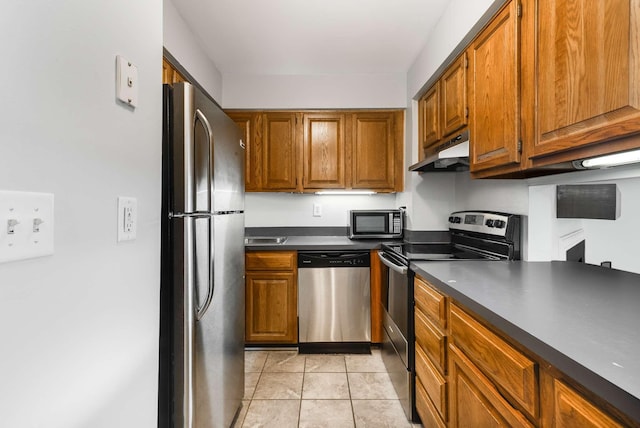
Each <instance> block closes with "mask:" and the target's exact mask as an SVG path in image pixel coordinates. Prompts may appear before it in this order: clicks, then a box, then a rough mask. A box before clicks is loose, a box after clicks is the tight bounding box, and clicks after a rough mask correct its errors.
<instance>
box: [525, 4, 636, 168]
mask: <svg viewBox="0 0 640 428" xmlns="http://www.w3.org/2000/svg"><path fill="white" fill-rule="evenodd" d="M537 9H538V10H537V15H538V16H537V21H536V22H537V28H536V32H537V36H538V37H537V46H536V50H535V54H536V73H537V74H536V75H537V88H538V91H537V100H536V101H537V106H538V115H537V117H538V120H537V126H536V140H535V147H534V148H533V153H532V156H533V157H539V156H544V155H549V154H557V153H558V152H562V151H566V150H570V149H573V148H576V147H582V146H586V145H591V144H593V143H596V142H600V141H606V140H611V139H614V138H620V137H623V136H626V135H630V134H634V133H638V132H640V43H638V40H639V37H640V12H639V11H640V1H638V0H608V1H588V0H550V1H545V2H540V3H539V5H538V8H537ZM637 145H640V142H638V143H637ZM609 150H611V149H610V148H607V147H606V145H603V146H601V147H600V148H599V149H598V150H596V152H593V153H591V155H596V154H599V153H597V152H598V151H599V152H600V153H607V152H608V151H609Z"/></svg>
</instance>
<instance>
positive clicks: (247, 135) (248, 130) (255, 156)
mask: <svg viewBox="0 0 640 428" xmlns="http://www.w3.org/2000/svg"><path fill="white" fill-rule="evenodd" d="M227 114H228V115H229V117H231V119H233V121H234V122H235V123H236V125H238V128H240V131H241V132H242V140H243V141H244V144H245V153H244V189H245V191H247V192H255V191H259V190H261V182H262V147H261V141H260V133H261V131H262V126H261V125H262V116H261V115H260V114H259V113H249V112H242V113H236V112H229V113H227Z"/></svg>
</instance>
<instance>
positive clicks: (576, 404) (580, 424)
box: [553, 379, 622, 428]
mask: <svg viewBox="0 0 640 428" xmlns="http://www.w3.org/2000/svg"><path fill="white" fill-rule="evenodd" d="M553 419H554V425H553V426H555V427H563V428H591V427H593V428H596V427H598V428H614V427H621V426H622V425H620V424H619V423H618V422H616V421H615V420H613V419H612V418H610V417H609V416H608V415H607V414H605V413H603V412H602V411H601V410H600V409H598V408H597V407H595V406H594V405H593V404H591V403H590V402H589V401H587V400H586V399H585V398H584V397H582V396H581V395H580V394H579V393H578V392H577V391H575V390H574V389H572V388H570V387H569V386H567V385H565V384H564V383H562V382H561V381H559V380H557V379H554V413H553Z"/></svg>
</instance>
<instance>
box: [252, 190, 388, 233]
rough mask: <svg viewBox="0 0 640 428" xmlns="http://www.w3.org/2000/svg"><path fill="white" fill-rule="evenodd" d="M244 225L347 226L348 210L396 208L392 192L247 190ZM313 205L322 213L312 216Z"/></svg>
mask: <svg viewBox="0 0 640 428" xmlns="http://www.w3.org/2000/svg"><path fill="white" fill-rule="evenodd" d="M246 196H247V197H246V200H245V211H246V212H245V226H247V227H285V226H298V227H302V226H318V227H325V226H340V227H346V226H348V225H349V210H355V209H388V208H397V206H396V202H395V195H394V194H379V195H370V196H369V195H316V194H291V193H248V194H247V195H246ZM313 204H320V205H321V206H322V216H321V217H314V216H313Z"/></svg>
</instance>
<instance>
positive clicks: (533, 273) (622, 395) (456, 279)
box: [411, 261, 640, 422]
mask: <svg viewBox="0 0 640 428" xmlns="http://www.w3.org/2000/svg"><path fill="white" fill-rule="evenodd" d="M411 268H412V269H413V270H414V271H415V272H416V273H417V274H419V275H421V276H423V277H424V278H425V279H427V280H429V281H430V282H432V283H433V285H434V286H436V287H437V288H439V289H440V290H441V291H442V292H443V293H445V294H447V295H449V296H451V297H452V298H453V299H454V300H456V301H458V302H459V303H461V304H462V305H464V306H466V307H467V308H469V309H470V310H471V311H473V312H475V313H476V314H477V315H479V316H480V317H482V318H484V319H485V320H486V321H487V322H489V323H490V324H492V325H493V326H495V327H496V328H497V329H499V330H501V331H503V332H504V333H505V334H507V335H508V336H510V337H512V338H513V339H514V340H516V341H517V342H519V343H520V344H522V345H524V346H525V347H526V348H528V349H529V350H531V351H532V352H533V353H535V354H537V355H538V356H540V357H541V358H542V359H544V360H546V361H547V362H549V363H551V364H552V365H553V366H555V367H556V368H558V369H559V370H560V371H562V372H563V373H565V374H566V375H568V376H570V377H571V378H573V379H574V380H575V381H577V382H578V383H580V384H582V385H583V386H584V387H586V388H587V389H589V390H591V391H592V392H594V393H595V394H596V395H598V396H600V397H602V398H603V399H604V400H606V401H608V402H609V403H611V404H612V405H614V406H615V407H617V408H619V409H620V410H621V411H623V412H624V413H626V414H627V415H629V416H630V417H632V418H633V419H635V420H636V421H638V422H640V275H638V274H633V273H629V272H623V271H619V270H615V269H606V268H602V267H600V266H593V265H586V264H582V263H572V262H506V261H505V262H495V261H494V262H488V261H456V262H451V261H449V262H415V263H412V264H411Z"/></svg>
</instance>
